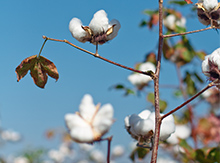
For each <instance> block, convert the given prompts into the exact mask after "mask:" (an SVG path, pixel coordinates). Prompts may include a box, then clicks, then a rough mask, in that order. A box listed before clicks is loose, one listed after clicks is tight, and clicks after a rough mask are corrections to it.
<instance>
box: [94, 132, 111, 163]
mask: <svg viewBox="0 0 220 163" xmlns="http://www.w3.org/2000/svg"><path fill="white" fill-rule="evenodd" d="M112 137H113V136H110V137H107V138H104V139H100V140H98V141H104V140H107V141H108V153H107V163H110V157H111V141H112Z"/></svg>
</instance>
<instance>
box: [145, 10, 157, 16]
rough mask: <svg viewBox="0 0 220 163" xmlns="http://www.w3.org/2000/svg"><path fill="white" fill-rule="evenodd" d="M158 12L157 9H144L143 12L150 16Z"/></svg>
mask: <svg viewBox="0 0 220 163" xmlns="http://www.w3.org/2000/svg"><path fill="white" fill-rule="evenodd" d="M156 13H158V10H144V14H147V15H149V16H152V15H153V14H156Z"/></svg>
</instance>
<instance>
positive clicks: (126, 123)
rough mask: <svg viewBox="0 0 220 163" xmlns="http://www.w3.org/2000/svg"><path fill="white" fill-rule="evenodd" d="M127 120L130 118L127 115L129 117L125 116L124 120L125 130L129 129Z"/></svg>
mask: <svg viewBox="0 0 220 163" xmlns="http://www.w3.org/2000/svg"><path fill="white" fill-rule="evenodd" d="M129 118H130V115H129V116H126V117H125V119H124V122H125V127H126V128H128V127H130V123H129Z"/></svg>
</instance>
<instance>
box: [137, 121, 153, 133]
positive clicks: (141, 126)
mask: <svg viewBox="0 0 220 163" xmlns="http://www.w3.org/2000/svg"><path fill="white" fill-rule="evenodd" d="M133 129H134V131H135V133H136V134H137V135H142V136H145V135H147V134H148V132H149V131H151V130H153V121H152V120H151V119H141V120H139V121H138V122H137V123H136V124H135V125H134V126H133Z"/></svg>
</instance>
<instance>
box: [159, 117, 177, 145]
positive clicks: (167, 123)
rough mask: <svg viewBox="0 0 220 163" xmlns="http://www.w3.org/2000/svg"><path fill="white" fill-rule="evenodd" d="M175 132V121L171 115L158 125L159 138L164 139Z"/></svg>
mask: <svg viewBox="0 0 220 163" xmlns="http://www.w3.org/2000/svg"><path fill="white" fill-rule="evenodd" d="M174 132H175V123H174V119H173V116H172V115H169V116H168V117H166V118H164V119H163V121H162V124H161V127H160V140H162V141H163V140H166V139H167V138H168V137H169V136H170V135H171V134H172V133H174Z"/></svg>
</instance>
